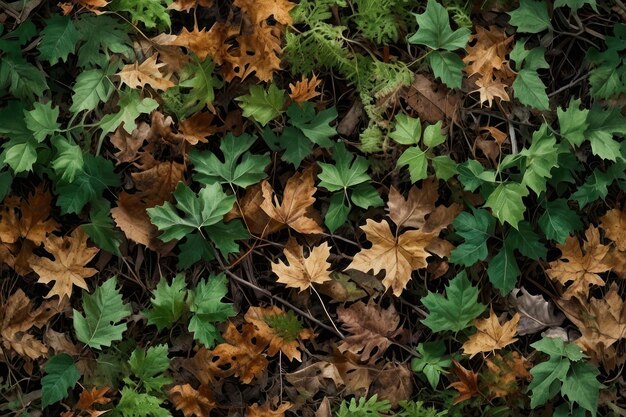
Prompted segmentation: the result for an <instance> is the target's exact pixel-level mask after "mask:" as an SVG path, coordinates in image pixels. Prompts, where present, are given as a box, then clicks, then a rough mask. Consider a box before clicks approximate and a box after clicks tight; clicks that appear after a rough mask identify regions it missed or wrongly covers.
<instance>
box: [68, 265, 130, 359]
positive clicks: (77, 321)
mask: <svg viewBox="0 0 626 417" xmlns="http://www.w3.org/2000/svg"><path fill="white" fill-rule="evenodd" d="M116 285H117V279H116V278H115V277H112V278H109V279H108V280H106V281H105V282H104V283H102V285H101V286H99V287H98V288H96V290H95V291H94V292H93V294H89V293H87V292H86V291H85V292H83V311H84V315H83V314H81V313H80V312H78V311H77V310H74V314H73V318H74V331H75V332H76V338H77V339H78V340H80V341H81V342H83V343H84V344H86V345H87V346H89V347H91V348H94V349H102V347H103V346H111V343H112V342H115V341H118V340H122V334H123V333H124V331H125V330H126V323H121V324H120V323H119V322H120V320H122V319H123V318H125V317H127V316H129V315H130V313H131V309H130V306H129V305H128V304H124V302H123V301H122V294H120V293H119V292H118V290H117V289H116V288H115V287H116Z"/></svg>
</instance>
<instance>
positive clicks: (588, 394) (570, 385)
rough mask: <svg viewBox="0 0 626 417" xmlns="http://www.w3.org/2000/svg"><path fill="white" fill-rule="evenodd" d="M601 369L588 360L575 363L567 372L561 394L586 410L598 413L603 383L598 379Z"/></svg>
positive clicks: (593, 413) (594, 413) (593, 414)
mask: <svg viewBox="0 0 626 417" xmlns="http://www.w3.org/2000/svg"><path fill="white" fill-rule="evenodd" d="M598 375H600V371H598V368H596V367H595V366H593V365H591V364H589V363H586V362H576V363H573V364H572V365H571V367H570V369H569V371H568V373H567V376H566V378H565V381H563V386H562V387H561V395H563V396H564V397H566V398H567V399H568V400H569V401H570V402H575V403H577V404H578V405H579V406H581V407H582V408H584V409H585V410H587V411H589V412H591V415H592V416H595V415H596V412H597V409H598V397H599V394H600V388H602V387H603V385H602V384H601V383H600V381H598V378H597V377H598Z"/></svg>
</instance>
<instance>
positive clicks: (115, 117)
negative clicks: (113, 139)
mask: <svg viewBox="0 0 626 417" xmlns="http://www.w3.org/2000/svg"><path fill="white" fill-rule="evenodd" d="M119 107H120V110H119V111H118V112H117V113H110V114H107V115H105V116H104V117H103V118H102V119H101V120H100V127H101V128H102V136H104V135H105V134H107V133H110V132H113V131H114V130H115V129H117V128H118V127H119V126H122V127H123V128H124V130H125V131H127V132H128V133H132V132H133V130H135V129H136V128H137V123H135V120H136V119H137V118H138V117H139V115H141V114H146V113H150V112H151V111H152V110H155V109H156V108H157V107H159V103H157V101H156V100H154V99H153V98H150V97H144V98H141V97H140V96H139V92H138V91H137V90H127V91H124V92H122V96H121V97H120V101H119Z"/></svg>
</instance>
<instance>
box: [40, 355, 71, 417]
mask: <svg viewBox="0 0 626 417" xmlns="http://www.w3.org/2000/svg"><path fill="white" fill-rule="evenodd" d="M79 378H80V373H79V372H78V368H76V365H74V359H72V357H71V356H70V355H68V354H67V353H61V354H59V355H55V356H52V357H51V358H50V359H48V362H46V365H45V367H44V377H43V378H42V379H41V408H46V407H47V406H49V405H51V404H54V403H56V402H58V401H61V400H62V399H63V398H65V397H67V395H68V391H69V390H70V389H72V388H74V386H75V385H76V382H78V379H79Z"/></svg>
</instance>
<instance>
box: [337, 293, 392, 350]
mask: <svg viewBox="0 0 626 417" xmlns="http://www.w3.org/2000/svg"><path fill="white" fill-rule="evenodd" d="M337 316H338V318H339V320H340V321H341V322H342V323H343V328H344V329H346V330H347V331H348V332H350V333H351V335H350V336H347V337H346V338H345V339H344V340H343V341H342V343H341V344H340V345H339V350H340V351H342V352H345V351H350V352H352V353H355V354H358V355H360V356H361V360H362V361H368V360H369V359H370V358H372V359H376V358H379V357H381V356H382V355H383V354H384V353H385V351H386V350H387V348H388V347H389V346H390V345H391V344H392V343H393V338H394V337H396V336H397V335H398V333H399V332H400V330H399V329H398V325H399V324H400V316H398V312H397V311H396V309H395V307H394V306H393V304H392V305H390V306H389V308H387V309H382V308H381V307H379V306H378V305H376V304H373V303H371V302H370V303H369V304H365V303H363V302H361V301H359V302H357V303H354V304H352V305H351V306H350V307H349V308H343V307H340V308H338V309H337Z"/></svg>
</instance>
